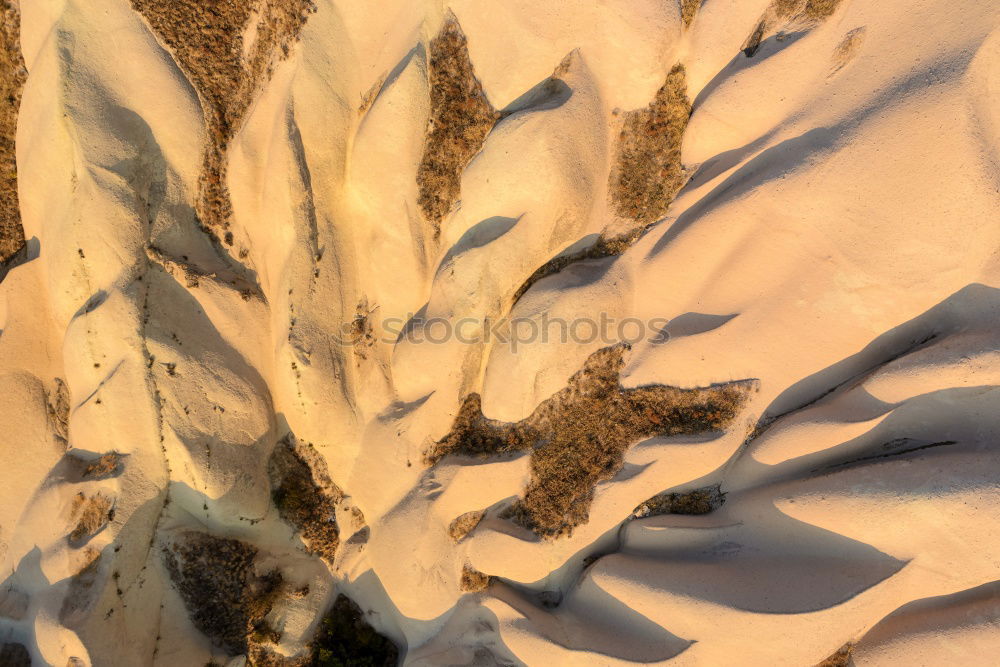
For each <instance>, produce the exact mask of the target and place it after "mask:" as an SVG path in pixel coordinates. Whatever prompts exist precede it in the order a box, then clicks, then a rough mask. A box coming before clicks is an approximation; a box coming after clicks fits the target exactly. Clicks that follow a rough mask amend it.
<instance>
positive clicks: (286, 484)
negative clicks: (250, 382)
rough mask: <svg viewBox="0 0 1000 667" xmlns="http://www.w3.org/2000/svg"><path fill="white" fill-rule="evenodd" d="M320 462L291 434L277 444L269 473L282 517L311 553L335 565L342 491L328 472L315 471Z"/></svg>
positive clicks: (306, 446) (276, 504)
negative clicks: (300, 537)
mask: <svg viewBox="0 0 1000 667" xmlns="http://www.w3.org/2000/svg"><path fill="white" fill-rule="evenodd" d="M319 465H321V463H320V460H319V457H318V455H316V454H315V453H314V452H311V451H310V449H309V446H308V445H298V446H297V445H296V441H295V439H294V437H292V436H291V435H289V436H286V437H285V438H283V439H282V440H281V441H280V442H278V444H277V445H276V446H275V448H274V453H273V454H271V460H270V462H269V464H268V475H269V476H270V479H271V498H272V499H273V500H274V504H275V506H276V507H277V508H278V513H279V514H280V515H281V518H282V519H284V520H285V521H287V522H288V523H290V524H292V525H293V526H295V528H296V529H297V530H298V531H299V532H300V533H301V534H302V539H303V541H304V542H305V544H306V549H307V550H308V551H309V553H312V554H317V555H319V556H320V557H322V558H323V559H324V560H326V561H327V562H328V563H330V564H331V565H332V564H333V559H334V556H335V555H336V553H337V545H338V544H339V541H340V536H339V535H340V534H339V531H338V529H337V514H336V509H337V503H338V502H339V501H340V500H341V499H342V498H343V494H342V493H341V492H340V489H338V488H337V487H336V486H334V485H333V484H332V483H331V482H330V481H329V478H328V477H327V476H326V475H325V474H320V475H317V474H315V473H314V469H315V468H316V467H318V466H319Z"/></svg>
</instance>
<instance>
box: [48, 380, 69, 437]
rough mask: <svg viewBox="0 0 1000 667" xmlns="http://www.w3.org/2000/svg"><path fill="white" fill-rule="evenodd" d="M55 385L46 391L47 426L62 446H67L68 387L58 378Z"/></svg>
mask: <svg viewBox="0 0 1000 667" xmlns="http://www.w3.org/2000/svg"><path fill="white" fill-rule="evenodd" d="M53 382H54V385H55V387H54V388H53V389H52V390H51V391H47V392H46V396H45V398H46V400H45V412H46V414H47V415H48V418H49V426H50V427H51V428H52V432H53V433H54V434H55V436H56V440H58V441H59V442H60V443H62V445H63V447H68V446H69V388H68V387H67V386H66V383H65V382H63V381H62V380H61V379H60V378H56V379H55V380H54V381H53Z"/></svg>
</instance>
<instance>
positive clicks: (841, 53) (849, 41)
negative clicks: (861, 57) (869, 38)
mask: <svg viewBox="0 0 1000 667" xmlns="http://www.w3.org/2000/svg"><path fill="white" fill-rule="evenodd" d="M865 32H866V31H865V28H864V27H861V28H855V29H854V30H851V31H850V32H848V33H847V34H846V35H844V38H843V39H842V40H840V43H839V44H837V48H835V49H834V50H833V56H832V57H831V59H830V60H831V61H832V66H831V67H830V74H831V75H832V74H834V73H836V72H838V71H839V70H841V69H843V68H844V67H845V66H846V65H847V63H849V62H851V60H853V59H854V57H855V56H856V55H857V54H858V51H859V50H860V49H861V44H862V43H863V42H864V41H865Z"/></svg>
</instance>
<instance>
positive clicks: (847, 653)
mask: <svg viewBox="0 0 1000 667" xmlns="http://www.w3.org/2000/svg"><path fill="white" fill-rule="evenodd" d="M853 653H854V644H852V643H850V642H848V643H847V644H844V645H843V646H841V647H840V648H839V649H837V651H836V652H835V653H834V654H833V655H831V656H830V657H829V658H827V659H826V660H824V661H823V662H821V663H819V664H818V665H816V667H848V665H850V664H852V663H851V655H852V654H853Z"/></svg>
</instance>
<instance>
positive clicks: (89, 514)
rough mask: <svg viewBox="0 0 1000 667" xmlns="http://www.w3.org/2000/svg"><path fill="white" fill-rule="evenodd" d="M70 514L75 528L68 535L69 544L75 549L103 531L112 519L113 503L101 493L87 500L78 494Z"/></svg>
mask: <svg viewBox="0 0 1000 667" xmlns="http://www.w3.org/2000/svg"><path fill="white" fill-rule="evenodd" d="M70 512H71V516H72V517H73V520H74V521H76V527H75V528H73V530H72V531H71V532H70V534H69V543H70V544H71V545H73V546H75V547H76V546H80V545H82V544H83V543H84V542H86V541H87V540H89V539H90V538H91V537H93V536H94V535H96V534H97V533H99V532H101V531H102V530H104V527H105V526H107V525H108V523H109V522H110V521H111V520H112V519H113V518H114V516H115V510H114V501H112V499H111V498H109V497H107V496H105V495H104V494H102V493H98V494H95V495H93V496H91V497H89V498H88V497H87V496H85V495H84V494H82V493H78V494H76V497H75V498H73V505H72V508H71V510H70Z"/></svg>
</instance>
